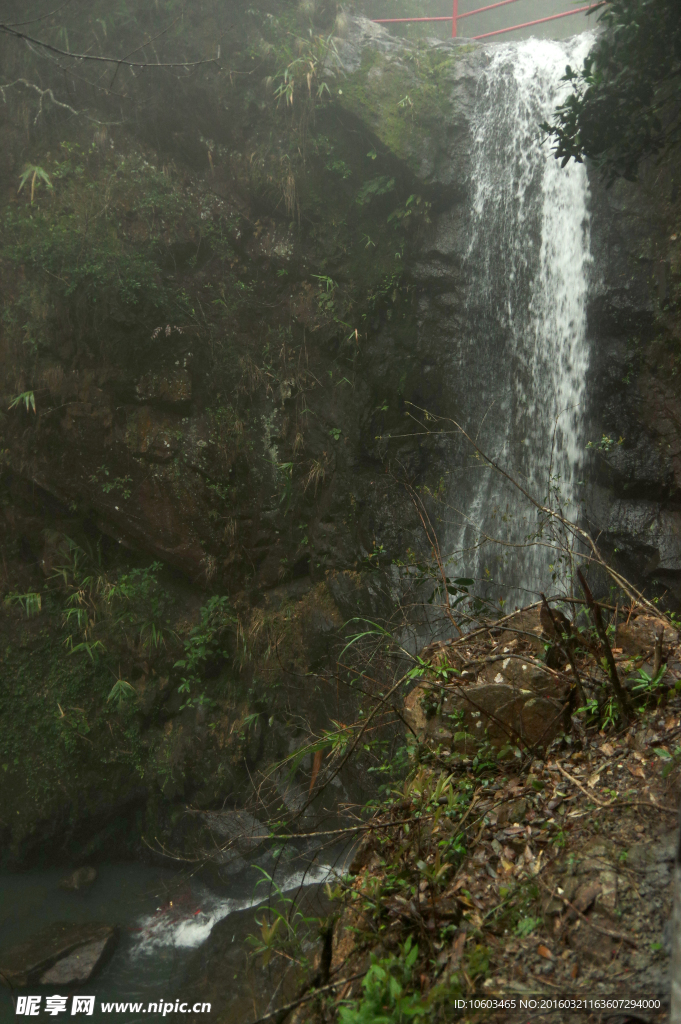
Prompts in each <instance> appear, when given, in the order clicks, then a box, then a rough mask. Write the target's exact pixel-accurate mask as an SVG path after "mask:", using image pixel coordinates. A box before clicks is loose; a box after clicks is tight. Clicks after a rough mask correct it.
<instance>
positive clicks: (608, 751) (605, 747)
mask: <svg viewBox="0 0 681 1024" xmlns="http://www.w3.org/2000/svg"><path fill="white" fill-rule="evenodd" d="M601 753H602V754H605V756H606V757H612V755H613V754H614V753H615V748H614V747H613V746H612V745H611V744H610V743H601Z"/></svg>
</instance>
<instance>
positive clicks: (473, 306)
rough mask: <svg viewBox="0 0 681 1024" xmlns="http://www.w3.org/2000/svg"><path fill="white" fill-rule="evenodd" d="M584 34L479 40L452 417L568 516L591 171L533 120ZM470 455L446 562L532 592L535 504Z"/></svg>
mask: <svg viewBox="0 0 681 1024" xmlns="http://www.w3.org/2000/svg"><path fill="white" fill-rule="evenodd" d="M592 43H593V35H592V34H591V33H585V34H584V35H582V36H579V37H577V38H575V39H572V40H568V41H565V42H556V41H553V40H545V39H529V40H527V41H524V42H520V43H510V44H504V45H498V46H493V47H489V49H488V50H487V54H486V55H487V58H488V63H487V65H486V67H485V68H484V70H483V72H482V74H481V77H480V81H479V85H478V92H477V98H476V110H475V115H474V119H473V153H472V176H471V188H472V224H471V230H470V244H469V248H468V252H467V255H466V263H467V266H468V272H469V280H470V281H471V285H470V292H469V299H468V302H467V309H466V325H465V328H464V332H465V333H464V337H463V338H462V339H461V342H462V344H461V348H460V365H459V377H460V382H461V385H463V387H462V388H461V387H460V388H457V391H458V392H459V396H460V397H459V403H458V404H459V412H460V418H459V422H462V425H463V426H465V427H466V429H467V430H468V431H469V433H471V434H472V435H473V436H474V437H476V438H477V443H478V444H479V445H480V448H482V449H483V450H484V451H485V453H486V454H488V455H489V456H490V457H491V458H493V459H494V461H495V462H497V464H499V465H501V466H503V467H504V469H506V470H507V471H508V472H509V473H510V474H511V475H512V476H513V477H514V478H515V479H516V480H517V481H518V482H519V483H521V484H522V486H523V487H524V488H525V489H526V490H527V491H528V492H530V493H531V494H532V495H533V497H535V498H536V499H537V500H538V501H540V502H548V501H552V502H553V503H554V504H555V502H556V500H558V497H559V500H560V502H561V504H562V507H563V509H564V511H565V513H566V514H567V516H568V517H574V516H575V515H577V514H578V508H577V506H578V501H579V477H580V468H581V461H582V453H583V451H584V446H585V438H584V436H583V430H582V422H583V418H584V412H585V410H584V403H585V392H586V381H587V371H588V366H589V351H588V347H587V339H586V299H587V287H588V278H589V267H590V263H591V257H590V231H589V185H588V180H587V175H586V170H585V168H584V166H583V165H578V164H574V163H571V164H570V165H568V166H567V167H565V168H561V166H560V163H559V162H558V161H557V160H556V159H555V158H554V156H553V154H552V153H551V150H550V147H549V144H548V143H547V142H546V141H545V140H544V139H543V136H542V132H541V131H540V129H539V124H540V123H541V122H542V121H544V120H549V121H550V120H552V117H553V111H554V110H555V107H556V105H557V104H558V103H559V102H560V100H561V99H562V97H563V96H565V95H566V94H567V93H568V92H569V90H570V86H569V84H568V83H566V82H563V81H561V78H562V77H563V75H564V74H565V69H566V65H567V64H571V65H573V66H581V64H582V62H583V59H584V57H585V56H586V55H587V53H588V51H589V49H590V47H591V45H592ZM462 418H463V419H462ZM468 465H469V467H470V468H469V469H468V470H467V471H466V473H465V474H464V478H463V479H461V478H459V479H458V480H457V484H456V490H455V492H454V495H453V504H454V506H455V507H456V508H457V510H458V512H459V514H460V518H459V526H458V528H457V529H456V530H455V532H454V533H453V534H450V538H449V540H450V541H451V542H453V543H452V548H453V549H454V563H453V564H454V567H457V566H458V570H457V571H459V572H460V571H462V570H463V571H465V572H466V575H471V576H474V577H475V578H476V579H478V580H489V581H490V582H492V581H494V582H495V583H497V584H499V586H500V587H501V588H504V587H505V588H507V589H506V592H505V596H506V606H507V608H508V607H509V606H510V607H511V608H512V607H513V606H514V605H519V604H521V603H522V604H524V603H527V602H528V601H529V600H534V599H536V596H537V594H538V592H539V591H541V590H542V589H545V588H546V587H547V586H550V580H551V574H552V571H553V569H552V566H553V564H554V563H555V561H556V554H555V552H552V551H551V550H549V549H548V548H547V547H546V546H543V545H542V543H540V544H539V545H534V546H530V547H526V546H525V542H526V539H527V538H528V537H530V536H532V535H536V532H537V527H538V519H537V512H536V509H534V508H533V507H532V505H531V503H529V502H528V501H527V499H525V498H524V497H523V496H522V494H521V493H520V492H519V491H517V490H516V489H514V488H513V487H512V486H511V485H510V484H509V483H508V481H506V480H505V479H504V478H503V477H502V476H500V475H499V474H498V473H496V472H495V471H494V470H491V469H488V468H485V465H484V462H482V461H481V460H480V459H471V458H470V453H469V456H468ZM550 479H551V480H552V481H553V483H552V485H550ZM551 492H552V493H551ZM486 538H494V539H495V540H497V541H501V543H492V542H491V541H490V540H488V539H486ZM546 541H547V537H546V536H545V537H544V538H543V544H544V545H545V543H546ZM457 549H458V550H457ZM490 592H491V591H490ZM494 592H495V596H497V597H498V596H499V595H500V594H504V590H503V589H501V590H497V589H496V588H494Z"/></svg>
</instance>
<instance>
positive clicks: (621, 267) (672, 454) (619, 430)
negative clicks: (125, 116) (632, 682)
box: [589, 155, 681, 602]
mask: <svg viewBox="0 0 681 1024" xmlns="http://www.w3.org/2000/svg"><path fill="white" fill-rule="evenodd" d="M678 177H679V172H678V155H671V156H670V157H668V158H667V159H666V160H665V161H664V162H663V163H661V164H656V165H653V166H650V167H647V168H645V169H644V172H643V174H642V176H641V182H640V183H637V184H635V185H634V184H629V183H627V182H620V183H617V184H616V185H614V186H613V187H612V188H611V189H609V190H606V189H604V188H603V186H602V185H601V184H600V182H598V180H596V179H595V177H594V178H593V180H592V190H593V220H592V227H593V240H592V245H593V254H594V268H593V283H592V298H591V305H590V312H589V325H590V335H591V344H592V359H593V362H592V378H591V417H590V418H591V424H592V426H591V436H592V438H593V444H594V446H595V448H596V449H597V451H596V452H595V453H594V456H593V463H592V473H593V476H592V481H593V485H592V491H591V496H590V502H589V504H590V509H589V515H590V519H591V521H592V528H593V529H595V530H596V531H603V534H602V536H603V540H604V542H605V544H606V545H607V546H609V547H610V548H611V549H614V550H616V551H617V552H618V553H619V554H620V557H622V558H623V560H624V565H625V566H626V568H627V570H628V571H629V572H632V573H634V574H636V575H637V576H638V577H639V578H640V579H643V580H644V581H645V583H646V586H647V587H648V588H649V589H651V590H655V591H657V592H658V593H659V592H664V591H667V592H669V594H670V596H671V598H672V600H673V602H677V601H678V599H679V596H681V589H680V586H681V577H680V576H679V571H680V570H681V547H680V541H679V531H680V526H681V521H680V520H679V500H678V488H679V469H680V467H679V462H678V453H679V443H680V439H679V425H680V423H681V420H680V418H679V384H678V360H679V332H680V320H679V282H680V279H681V232H679V223H680V221H681V207H680V205H679V188H678Z"/></svg>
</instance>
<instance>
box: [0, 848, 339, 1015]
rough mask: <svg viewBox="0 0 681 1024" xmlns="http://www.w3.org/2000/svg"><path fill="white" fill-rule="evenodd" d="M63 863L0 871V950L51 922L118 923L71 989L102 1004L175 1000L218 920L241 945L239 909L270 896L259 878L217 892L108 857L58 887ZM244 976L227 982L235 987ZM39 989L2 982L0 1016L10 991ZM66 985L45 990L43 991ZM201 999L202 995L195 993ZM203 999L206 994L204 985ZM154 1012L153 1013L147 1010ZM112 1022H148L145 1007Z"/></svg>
mask: <svg viewBox="0 0 681 1024" xmlns="http://www.w3.org/2000/svg"><path fill="white" fill-rule="evenodd" d="M65 874H67V872H65V871H64V870H63V869H48V870H44V869H35V870H30V871H26V872H22V873H20V874H19V873H10V872H2V873H0V907H1V908H2V910H1V912H0V949H2V950H4V949H7V948H10V947H13V946H15V945H17V944H19V943H21V942H22V941H24V940H26V939H29V938H31V936H33V935H35V934H36V933H38V932H39V931H41V930H42V929H43V928H45V927H46V926H48V925H50V924H52V923H54V922H58V921H59V922H68V923H91V922H101V923H105V924H110V925H117V926H118V927H119V929H120V940H119V943H118V945H117V947H116V950H115V952H114V954H113V956H112V957H111V959H110V960H109V962H108V963H107V964H106V965H105V966H104V967H103V968H102V970H101V971H100V972H99V973H98V974H96V975H95V977H94V978H93V980H92V981H91V982H87V983H85V984H83V985H82V986H81V987H80V988H79V989H78V990H77V991H78V992H79V994H83V995H94V996H95V997H96V1000H97V1003H96V1005H97V1007H98V1009H97V1013H96V1016H99V1005H100V1003H101V1002H108V1001H111V1002H136V1001H139V1002H141V1003H143V1004H144V1006H145V1007H146V1005H147V1004H148V1003H149V1002H155V1001H160V1000H163V1001H165V1000H169V999H171V998H173V999H174V998H175V994H176V992H177V991H178V988H179V986H181V985H183V984H184V983H186V982H188V981H191V980H192V979H191V978H188V977H187V968H188V965H189V962H190V959H191V957H192V955H193V954H194V952H195V951H196V950H197V949H198V948H199V947H200V946H201V945H202V944H203V943H205V942H206V940H207V939H208V938H209V936H210V934H211V932H212V930H213V928H214V927H215V925H216V924H218V922H220V921H223V920H224V919H225V918H227V917H229V916H230V915H234V922H235V923H234V934H233V936H232V941H233V942H234V944H235V947H236V945H237V944H238V946H239V947H241V948H243V946H244V944H245V942H246V938H247V936H248V934H249V933H250V932H251V931H252V930H253V922H252V918H251V915H246V914H244V913H240V912H243V911H247V910H249V909H250V908H253V907H256V906H257V905H259V904H260V903H262V902H263V901H264V900H265V899H267V897H268V892H267V886H266V885H259V886H257V888H256V882H257V877H253V876H251V875H249V877H248V879H247V881H244V880H243V879H241V880H239V879H237V880H235V881H234V883H233V884H232V885H231V887H229V888H225V889H223V891H222V892H221V894H217V893H216V892H214V891H212V890H211V889H210V888H208V886H206V885H205V884H204V883H203V882H201V881H200V880H199V879H198V878H196V877H192V876H191V874H189V873H188V872H186V871H185V872H178V871H172V870H165V869H162V868H157V867H151V866H148V865H144V864H139V863H111V864H103V865H101V866H100V867H99V868H98V872H97V878H96V879H95V881H94V883H93V884H92V885H91V886H90V887H89V888H88V889H85V890H82V891H78V892H69V891H65V890H64V889H62V888H60V886H59V883H60V881H61V880H62V879H63V878H64V876H65ZM328 874H329V869H328V868H326V867H325V866H323V865H318V866H316V867H314V868H312V869H311V870H309V871H308V872H306V873H305V872H303V871H298V872H294V873H290V874H288V875H286V877H284V878H282V879H280V880H279V884H280V887H281V889H282V891H284V892H287V891H288V892H291V891H292V890H297V889H299V887H301V886H303V885H304V886H314V885H319V883H320V882H322V881H324V879H325V878H327V877H328ZM243 981H244V979H243V978H241V979H238V980H237V981H235V982H234V983H233V987H234V989H235V990H238V989H239V987H240V984H241V983H243ZM40 991H41V990H40V989H39V988H37V987H34V988H31V989H27V990H25V991H24V990H22V991H16V992H15V993H14V994H12V993H10V992H9V991H8V989H7V988H5V987H4V986H2V985H0V1022H2V1024H9V1021H11V1020H16V1016H15V1008H14V1002H13V995H14V996H15V997H16V996H17V995H22V994H38V993H39V992H40ZM55 991H56V992H61V993H62V994H66V993H67V991H71V990H67V989H64V990H63V991H62V990H60V989H55V990H54V991H53V990H52V989H49V990H48V989H44V990H42V994H43V995H45V996H46V995H54V994H55ZM199 998H200V996H199ZM206 998H207V999H210V994H209V992H208V990H206ZM151 1016H152V1017H153V1014H152V1015H151ZM115 1018H116V1020H121V1021H135V1020H148V1019H149V1015H147V1014H146V1013H145V1015H144V1016H140V1013H134V1012H127V1013H116V1014H115Z"/></svg>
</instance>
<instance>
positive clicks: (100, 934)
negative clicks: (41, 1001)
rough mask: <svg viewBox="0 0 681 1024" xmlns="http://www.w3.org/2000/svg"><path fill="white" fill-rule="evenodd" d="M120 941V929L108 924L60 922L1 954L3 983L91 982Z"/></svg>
mask: <svg viewBox="0 0 681 1024" xmlns="http://www.w3.org/2000/svg"><path fill="white" fill-rule="evenodd" d="M117 941H118V931H117V929H116V928H112V927H111V926H110V925H107V924H66V923H64V922H61V921H60V922H57V923H56V924H51V925H49V926H48V927H47V928H43V930H42V931H40V932H38V933H37V934H36V935H33V936H32V937H31V938H30V939H27V940H26V941H25V942H22V943H20V944H19V945H17V946H14V947H12V948H10V949H8V950H5V951H3V952H2V953H0V980H2V981H3V983H4V984H5V985H8V986H10V987H11V988H26V987H27V986H30V985H71V984H75V983H76V982H84V981H88V980H89V979H90V978H91V977H92V976H93V974H94V973H95V972H96V971H97V969H98V968H99V967H101V966H102V964H103V963H104V962H105V961H106V960H107V959H108V957H109V956H110V955H111V953H112V952H113V950H114V948H115V945H116V942H117Z"/></svg>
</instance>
